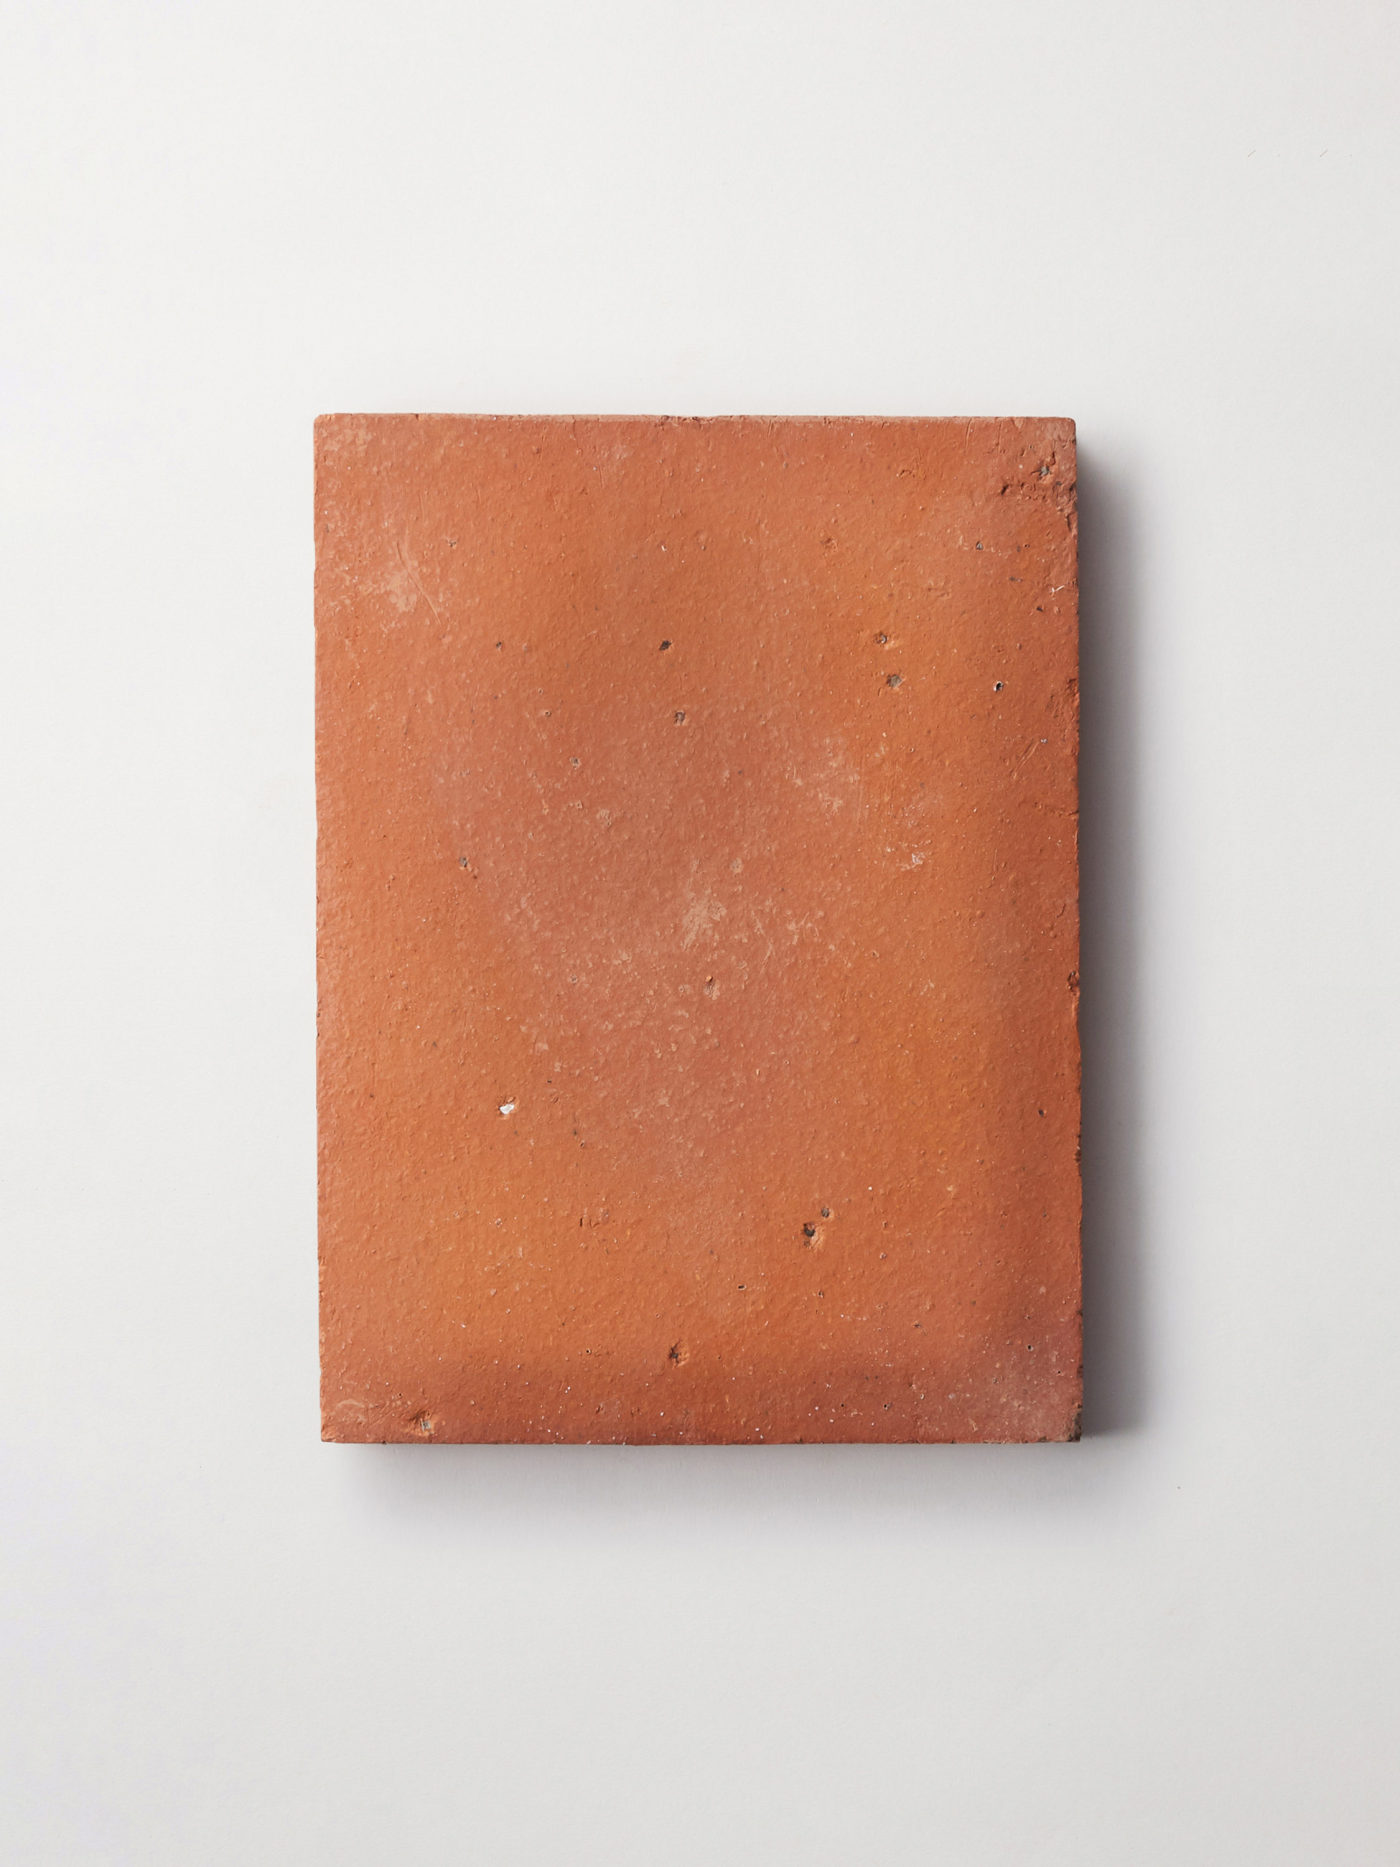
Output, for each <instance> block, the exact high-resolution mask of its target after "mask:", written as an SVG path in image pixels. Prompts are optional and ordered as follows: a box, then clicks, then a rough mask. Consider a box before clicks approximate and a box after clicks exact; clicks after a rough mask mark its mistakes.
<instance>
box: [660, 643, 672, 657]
mask: <svg viewBox="0 0 1400 1867" xmlns="http://www.w3.org/2000/svg"><path fill="white" fill-rule="evenodd" d="M670 646H671V644H670V643H669V642H663V643H662V644H661V653H662V654H663V655H664V654H665V653H666V650H667V649H668V648H669V647H670Z"/></svg>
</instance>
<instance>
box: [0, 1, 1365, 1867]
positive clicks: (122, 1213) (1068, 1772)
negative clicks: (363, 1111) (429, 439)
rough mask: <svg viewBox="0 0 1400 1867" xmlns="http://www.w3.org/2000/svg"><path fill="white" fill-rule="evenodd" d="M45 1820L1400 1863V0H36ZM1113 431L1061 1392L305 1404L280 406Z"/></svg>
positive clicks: (1098, 503)
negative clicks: (1399, 562)
mask: <svg viewBox="0 0 1400 1867" xmlns="http://www.w3.org/2000/svg"><path fill="white" fill-rule="evenodd" d="M0 26H2V27H3V35H2V36H3V44H2V45H0V201H3V213H4V231H3V254H2V255H0V259H2V260H3V267H2V269H0V281H2V283H3V295H4V298H3V311H4V315H3V341H2V342H0V369H2V370H3V424H2V425H3V456H2V459H0V467H2V470H3V513H4V516H3V541H0V584H2V587H3V601H4V635H3V664H4V672H3V700H0V707H3V719H2V720H0V759H3V783H0V798H2V799H3V808H4V813H5V819H4V844H3V850H4V858H3V863H4V866H3V877H4V886H3V917H4V918H3V956H2V957H3V965H2V967H0V986H2V987H3V995H4V1003H3V1008H2V1009H3V1031H4V1050H5V1092H4V1093H5V1101H4V1117H5V1160H4V1183H3V1202H4V1215H5V1217H4V1225H5V1233H4V1296H3V1320H0V1439H2V1440H3V1448H4V1467H3V1485H4V1524H3V1554H4V1569H5V1576H6V1579H5V1583H4V1586H5V1589H6V1591H7V1592H6V1597H5V1610H4V1619H5V1661H6V1665H7V1667H8V1684H7V1685H6V1687H5V1688H4V1691H3V1694H0V1778H3V1781H0V1828H2V1829H3V1833H2V1834H0V1858H3V1860H4V1862H5V1863H6V1864H7V1867H50V1864H51V1863H52V1864H55V1867H68V1864H69V1863H72V1864H73V1867H90V1864H91V1867H97V1864H98V1863H101V1864H103V1867H107V1864H115V1863H121V1864H122V1867H128V1864H130V1867H164V1864H165V1863H170V1864H171V1867H224V1864H225V1863H227V1864H229V1867H244V1864H245V1863H246V1864H251V1867H266V1864H274V1867H282V1864H283V1863H285V1864H286V1867H307V1864H310V1867H320V1864H321V1863H326V1864H327V1867H371V1864H372V1867H382V1864H384V1863H392V1867H401V1864H406V1867H416V1863H420V1862H423V1863H427V1862H443V1861H452V1862H464V1863H483V1864H484V1867H497V1864H501V1867H517V1864H519V1867H534V1864H535V1863H541V1864H552V1863H559V1864H560V1867H591V1864H592V1863H599V1864H600V1867H601V1864H602V1863H607V1864H608V1867H632V1864H633V1863H636V1864H638V1867H640V1864H642V1863H646V1864H647V1867H651V1864H652V1863H658V1862H660V1863H665V1867H692V1864H694V1867H702V1864H703V1867H713V1863H727V1862H741V1863H745V1864H747V1863H754V1864H755V1867H768V1864H769V1863H789V1862H790V1863H794V1864H799V1863H800V1867H836V1864H840V1867H870V1864H873V1863H879V1867H906V1864H913V1863H918V1864H919V1867H924V1864H925V1863H947V1864H948V1867H1003V1864H1005V1867H1181V1864H1182V1863H1191V1864H1192V1867H1196V1864H1197V1863H1207V1864H1213V1863H1229V1864H1230V1867H1254V1864H1255V1863H1258V1864H1260V1867H1295V1864H1296V1867H1313V1864H1314V1863H1327V1864H1328V1867H1334V1864H1335V1867H1371V1864H1372V1863H1385V1864H1387V1867H1391V1864H1393V1863H1395V1862H1396V1861H1397V1860H1400V1768H1397V1761H1396V1759H1397V1753H1398V1752H1400V1744H1397V1739H1398V1738H1400V1732H1397V1728H1396V1726H1397V1720H1396V1709H1397V1706H1396V1698H1397V1694H1396V1682H1397V1673H1396V1661H1397V1653H1396V1631H1397V1630H1396V1599H1397V1574H1398V1573H1400V1550H1397V1541H1398V1540H1400V1539H1398V1538H1397V1531H1400V1509H1398V1508H1397V1483H1396V1464H1397V1459H1396V1433H1395V1413H1396V1376H1397V1370H1400V1339H1398V1338H1400V1330H1398V1329H1397V1315H1396V1296H1397V1282H1400V1276H1398V1275H1397V1216H1396V1190H1397V1188H1396V1181H1397V1171H1396V1169H1397V1144H1396V1107H1397V1105H1396V1089H1397V1084H1396V1075H1397V1055H1400V1041H1398V1040H1400V1032H1398V1031H1397V1028H1396V1025H1397V1019H1396V997H1395V989H1394V979H1395V972H1396V957H1397V955H1396V925H1397V911H1400V889H1397V881H1396V869H1395V863H1394V856H1395V835H1394V821H1395V814H1396V802H1397V796H1398V795H1400V791H1398V790H1397V783H1398V781H1400V772H1397V769H1396V764H1397V737H1398V736H1397V730H1396V713H1395V708H1396V695H1397V691H1400V690H1398V689H1397V676H1398V675H1400V651H1398V650H1397V639H1400V638H1398V637H1397V615H1396V588H1397V580H1396V545H1397V525H1396V508H1397V501H1398V500H1400V424H1398V422H1397V416H1400V408H1398V407H1397V361H1396V358H1397V335H1398V334H1400V326H1398V325H1397V310H1396V306H1397V287H1400V266H1397V242H1396V226H1397V217H1396V194H1395V184H1396V182H1397V179H1400V159H1398V157H1400V147H1398V145H1400V136H1398V135H1397V125H1400V106H1398V105H1397V99H1396V94H1395V88H1394V79H1395V75H1396V70H1397V55H1398V54H1400V14H1397V12H1396V9H1395V8H1394V7H1393V6H1390V5H1387V4H1383V3H1379V0H1378V3H1377V4H1374V5H1367V4H1362V3H1360V0H1341V3H1340V4H1339V3H1338V0H1309V3H1307V4H1299V3H1297V0H1294V3H1291V4H1290V3H1288V0H1284V3H1282V4H1280V3H1278V0H1272V3H1269V4H1245V3H1243V0H1226V3H1225V4H1219V3H1216V4H1180V3H1172V4H1154V3H1151V0H1130V3H1129V0H1102V3H1101V4H1097V3H1093V0H1055V3H1054V4H1050V3H1048V0H1034V3H1033V4H1032V3H1028V4H1016V3H1012V4H1005V3H1003V4H996V3H993V4H985V3H983V0H930V3H929V4H918V3H909V0H906V3H903V4H888V3H880V0H864V3H856V0H848V3H846V4H835V5H831V4H820V3H813V4H779V3H767V4H766V3H765V0H744V3H742V4H715V3H714V0H684V3H677V0H638V3H635V4H611V3H608V0H602V3H597V0H574V3H573V4H559V5H540V4H532V3H531V0H514V3H499V4H498V3H491V4H471V3H470V0H466V3H463V4H413V3H411V0H409V3H405V0H393V4H387V3H386V4H382V5H366V4H363V3H359V4H354V3H346V0H341V3H339V4H333V5H305V4H297V3H296V0H276V3H275V4H255V3H253V0H236V3H230V4H188V5H179V4H173V3H172V4H170V5H157V4H131V3H127V4H122V3H120V0H118V3H116V4H112V3H110V0H109V3H104V4H93V5H84V4H54V5H43V4H39V3H38V0H33V3H31V4H24V5H18V4H13V3H12V4H8V5H4V6H3V7H0ZM329 409H337V410H347V409H348V410H394V409H397V410H419V409H430V410H468V411H475V410H487V411H505V412H513V411H520V412H525V411H607V412H619V411H676V412H687V413H702V414H707V413H719V412H733V411H757V412H764V413H843V414H844V413H855V414H878V413H894V414H1038V415H1071V416H1073V417H1075V418H1076V419H1077V420H1078V422H1079V424H1080V438H1081V446H1082V458H1083V498H1082V521H1083V546H1084V565H1083V569H1084V605H1085V613H1084V621H1085V630H1086V643H1085V668H1084V682H1083V692H1084V726H1085V732H1086V761H1085V786H1086V788H1085V799H1084V805H1085V815H1084V835H1085V864H1086V866H1085V910H1086V916H1087V920H1086V950H1085V960H1084V968H1083V978H1084V994H1083V1005H1084V1017H1085V1038H1086V1044H1087V1063H1088V1071H1089V1075H1088V1088H1087V1110H1086V1135H1085V1149H1086V1153H1085V1165H1086V1172H1087V1182H1088V1197H1089V1214H1088V1239H1087V1249H1088V1294H1087V1308H1088V1334H1089V1341H1088V1355H1089V1362H1088V1380H1089V1404H1088V1417H1087V1425H1088V1437H1087V1438H1086V1439H1085V1440H1084V1442H1083V1443H1082V1444H1080V1445H1078V1446H1066V1447H1056V1446H1042V1447H1026V1448H1014V1449H999V1448H968V1447H963V1448H959V1447H950V1448H922V1449H920V1448H886V1449H875V1448H860V1447H853V1448H829V1449H820V1448H791V1449H782V1450H779V1449H758V1448H745V1449H737V1450H720V1449H715V1450H679V1451H673V1450H656V1451H645V1450H633V1451H627V1450H615V1449H608V1450H603V1449H599V1450H590V1449H574V1448H560V1449H529V1448H522V1449H489V1448H488V1449H470V1448H447V1447H397V1448H372V1447H328V1446H322V1445H321V1444H320V1443H319V1441H318V1437H317V1432H318V1427H317V1413H316V1315H315V1273H314V1248H315V1234H314V1209H313V1197H314V1174H313V1169H314V1159H313V1141H314V1127H313V1108H312V1064H313V967H312V917H313V892H312V848H313V806H312V767H311V754H312V736H311V734H312V713H311V701H312V696H311V665H312V664H311V658H312V635H311V550H312V538H311V516H310V471H311V422H312V418H313V416H314V415H315V414H316V413H317V412H319V411H321V410H329Z"/></svg>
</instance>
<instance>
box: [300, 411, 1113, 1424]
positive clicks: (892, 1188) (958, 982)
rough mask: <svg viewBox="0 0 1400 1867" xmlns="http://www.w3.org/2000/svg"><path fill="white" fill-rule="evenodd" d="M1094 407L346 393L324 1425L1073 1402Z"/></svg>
mask: <svg viewBox="0 0 1400 1867" xmlns="http://www.w3.org/2000/svg"><path fill="white" fill-rule="evenodd" d="M1075 625H1076V612H1075V539H1074V440H1073V426H1072V424H1071V423H1069V422H1065V421H1025V422H1016V421H987V422H967V421H948V422H939V421H790V420H771V421H770V420H760V419H736V420H730V421H704V422H701V421H671V420H650V419H640V418H628V419H616V420H614V419H579V420H570V419H567V418H559V419H553V420H550V419H535V418H522V419H506V418H488V417H456V416H433V417H422V418H415V417H411V416H383V417H380V416H333V417H328V418H326V419H324V420H323V421H322V422H320V423H319V424H318V428H317V644H318V674H317V696H318V700H317V706H318V742H317V772H318V810H319V821H320V844H319V913H320V946H319V956H320V1089H319V1096H320V1134H321V1265H322V1282H321V1289H322V1370H323V1396H324V1422H325V1424H324V1430H325V1434H326V1436H327V1437H328V1438H333V1439H347V1440H362V1441H363V1440H386V1439H389V1440H405V1441H417V1442H422V1441H425V1440H431V1441H437V1442H442V1441H452V1440H602V1441H609V1440H611V1441H618V1440H628V1441H636V1442H660V1441H679V1442H705V1441H748V1442H754V1441H774V1440H946V1439H954V1440H965V1439H982V1440H989V1439H990V1440H995V1439H1004V1440H1024V1439H1032V1440H1033V1439H1041V1438H1049V1439H1062V1438H1067V1437H1072V1436H1074V1434H1075V1432H1076V1431H1077V1419H1078V1408H1079V1394H1080V1379H1079V1344H1080V1332H1079V1314H1078V1312H1079V1175H1078V1166H1077V1135H1078V1119H1079V1095H1078V1070H1079V1063H1078V1046H1077V1039H1076V1031H1075V1001H1076V995H1077V986H1078V972H1077V967H1078V953H1077V938H1078V933H1077V906H1076V864H1075V822H1076V816H1075V812H1076V792H1075V752H1076V740H1077V684H1076V671H1077V668H1076V627H1075Z"/></svg>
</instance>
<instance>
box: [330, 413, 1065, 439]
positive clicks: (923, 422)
mask: <svg viewBox="0 0 1400 1867" xmlns="http://www.w3.org/2000/svg"><path fill="white" fill-rule="evenodd" d="M335 421H404V422H407V421H482V422H502V423H507V422H559V423H561V424H562V423H567V422H577V421H609V422H617V421H634V422H645V423H647V424H649V425H651V426H653V427H655V426H660V425H663V424H670V423H675V424H682V423H683V424H685V425H686V426H689V427H720V426H725V425H730V426H732V425H735V424H738V423H741V422H761V423H766V424H769V425H774V424H777V423H780V422H781V423H782V424H783V425H784V426H785V427H799V426H803V425H805V426H809V427H832V426H839V425H841V424H842V423H843V422H859V423H860V424H861V425H862V426H863V427H869V426H874V425H877V424H878V425H880V426H889V427H894V426H897V425H906V426H916V425H917V426H924V427H932V426H943V427H1008V426H1010V427H1036V428H1061V429H1065V430H1068V431H1069V432H1070V433H1071V434H1072V433H1073V432H1074V426H1075V424H1074V420H1073V418H1072V417H1071V416H1068V415H850V414H846V415H763V414H747V415H637V414H624V415H609V414H599V413H596V412H594V413H584V412H580V413H577V414H572V415H521V414H515V415H502V414H483V413H481V412H479V411H478V412H473V411H472V410H461V411H458V412H455V413H454V412H447V411H437V412H432V411H427V412H422V413H417V414H415V413H412V412H409V411H406V410H403V409H398V410H389V411H387V412H384V413H379V412H376V411H374V410H358V411H356V410H349V409H340V410H336V411H334V412H329V413H326V414H324V415H318V416H317V417H316V426H317V427H318V428H319V427H320V426H321V425H322V424H323V423H329V422H335Z"/></svg>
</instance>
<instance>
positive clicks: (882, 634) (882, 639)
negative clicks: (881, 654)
mask: <svg viewBox="0 0 1400 1867" xmlns="http://www.w3.org/2000/svg"><path fill="white" fill-rule="evenodd" d="M889 639H890V638H889V637H888V636H887V635H886V634H885V632H884V630H883V629H882V630H881V631H880V633H879V634H878V635H877V636H876V637H875V640H876V641H877V642H878V643H879V644H880V646H881V648H883V647H884V646H885V643H886V642H888V641H889Z"/></svg>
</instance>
